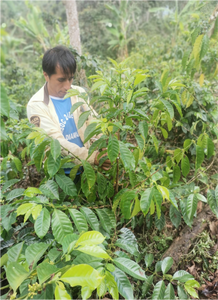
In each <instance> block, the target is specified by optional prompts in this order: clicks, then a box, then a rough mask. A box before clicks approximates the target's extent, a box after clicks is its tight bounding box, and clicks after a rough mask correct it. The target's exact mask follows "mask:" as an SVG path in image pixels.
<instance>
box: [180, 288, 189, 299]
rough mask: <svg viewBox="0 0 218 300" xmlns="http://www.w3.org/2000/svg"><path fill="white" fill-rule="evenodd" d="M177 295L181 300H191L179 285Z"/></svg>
mask: <svg viewBox="0 0 218 300" xmlns="http://www.w3.org/2000/svg"><path fill="white" fill-rule="evenodd" d="M177 293H178V296H179V299H189V297H188V295H187V294H186V292H185V291H184V289H183V288H182V287H181V286H179V285H177Z"/></svg>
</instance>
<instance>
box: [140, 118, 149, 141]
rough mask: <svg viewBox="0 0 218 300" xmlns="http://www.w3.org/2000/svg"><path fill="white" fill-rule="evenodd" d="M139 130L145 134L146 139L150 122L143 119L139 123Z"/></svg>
mask: <svg viewBox="0 0 218 300" xmlns="http://www.w3.org/2000/svg"><path fill="white" fill-rule="evenodd" d="M138 128H139V132H140V133H141V135H142V136H143V138H144V139H145V140H146V138H147V135H148V123H147V122H146V121H142V122H140V123H139V125H138Z"/></svg>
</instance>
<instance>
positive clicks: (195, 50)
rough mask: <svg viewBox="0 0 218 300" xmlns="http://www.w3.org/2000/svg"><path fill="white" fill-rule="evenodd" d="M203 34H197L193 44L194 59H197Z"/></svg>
mask: <svg viewBox="0 0 218 300" xmlns="http://www.w3.org/2000/svg"><path fill="white" fill-rule="evenodd" d="M203 36H204V35H203V34H201V35H199V36H198V37H197V38H196V40H195V43H194V46H193V54H194V58H195V60H196V59H198V56H199V53H200V52H201V45H202V39H203Z"/></svg>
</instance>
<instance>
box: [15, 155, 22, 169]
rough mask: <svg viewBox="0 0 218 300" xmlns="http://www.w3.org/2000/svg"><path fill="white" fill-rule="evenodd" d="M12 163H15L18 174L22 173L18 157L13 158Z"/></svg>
mask: <svg viewBox="0 0 218 300" xmlns="http://www.w3.org/2000/svg"><path fill="white" fill-rule="evenodd" d="M13 162H14V163H15V166H16V168H17V170H18V171H19V172H21V171H22V162H21V161H20V159H19V158H18V157H13Z"/></svg>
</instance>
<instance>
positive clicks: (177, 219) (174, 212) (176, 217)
mask: <svg viewBox="0 0 218 300" xmlns="http://www.w3.org/2000/svg"><path fill="white" fill-rule="evenodd" d="M170 220H171V222H172V223H173V225H174V226H175V227H176V228H178V227H179V225H180V224H181V214H180V212H179V211H178V209H176V208H175V207H174V206H173V205H170Z"/></svg>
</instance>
